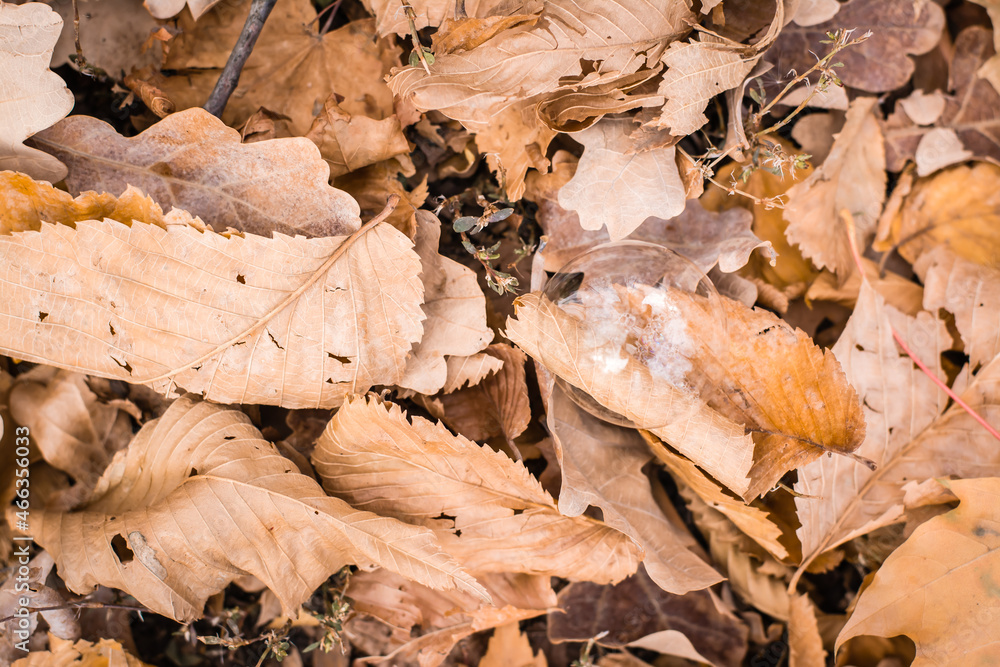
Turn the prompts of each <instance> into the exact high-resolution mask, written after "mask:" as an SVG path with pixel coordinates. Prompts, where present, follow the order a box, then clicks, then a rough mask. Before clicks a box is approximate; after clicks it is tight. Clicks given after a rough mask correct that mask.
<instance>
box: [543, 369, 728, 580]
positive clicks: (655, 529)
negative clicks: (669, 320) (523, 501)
mask: <svg viewBox="0 0 1000 667" xmlns="http://www.w3.org/2000/svg"><path fill="white" fill-rule="evenodd" d="M547 412H548V426H549V431H550V432H551V433H552V437H553V440H554V442H555V449H556V453H557V456H558V458H559V467H560V469H561V471H562V488H561V490H560V492H559V511H560V512H562V513H563V514H565V515H567V516H578V515H580V514H583V512H584V511H585V510H586V509H587V507H588V506H589V505H593V506H594V507H599V508H601V511H602V512H603V515H604V520H605V521H606V522H607V523H608V525H610V526H612V527H614V528H617V529H618V530H620V531H622V532H623V533H625V534H626V535H628V536H629V537H631V538H632V539H633V540H634V541H635V542H636V544H638V545H639V546H640V547H642V549H643V551H644V552H645V554H644V556H643V566H644V567H645V569H646V572H647V574H648V575H649V577H650V578H651V579H652V580H653V581H655V582H656V585H657V586H659V587H660V588H662V589H663V590H665V591H667V592H670V593H675V594H677V595H684V594H685V593H688V592H689V591H692V590H701V589H703V588H707V587H709V586H711V585H713V584H716V583H718V582H719V581H720V580H721V577H720V575H719V573H718V572H716V571H715V570H714V569H712V567H711V566H710V565H709V564H708V563H706V562H705V561H704V560H702V559H701V558H700V557H698V556H697V555H696V554H695V553H694V551H693V550H691V547H694V546H695V543H694V541H693V539H692V537H691V535H690V534H688V533H687V532H686V531H685V530H683V529H682V528H678V527H677V526H675V525H674V524H672V523H671V522H670V521H669V520H668V519H667V518H666V517H665V516H664V515H663V512H661V511H660V508H659V507H658V506H657V504H656V501H655V500H654V498H653V496H652V490H651V488H650V484H649V480H648V479H647V478H646V476H645V475H644V474H643V473H642V468H643V466H645V465H646V464H647V463H648V462H649V459H650V455H649V450H648V449H647V448H646V446H645V444H644V443H643V442H642V438H641V437H640V436H639V435H638V434H637V433H636V432H635V431H634V430H632V429H625V428H621V427H619V426H613V425H611V424H608V423H607V422H603V421H601V420H599V419H597V418H595V417H593V416H591V415H590V414H589V413H587V412H585V411H583V410H582V409H580V407H579V406H577V405H576V404H575V403H573V402H572V401H571V400H570V399H569V398H568V397H567V396H566V394H565V393H564V392H563V391H562V389H560V388H559V387H554V388H553V389H552V394H551V397H550V399H549V404H548V410H547Z"/></svg>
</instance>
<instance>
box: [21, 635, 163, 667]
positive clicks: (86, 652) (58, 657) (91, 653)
mask: <svg viewBox="0 0 1000 667" xmlns="http://www.w3.org/2000/svg"><path fill="white" fill-rule="evenodd" d="M70 665H80V667H106V666H112V665H113V666H114V667H152V666H151V665H149V664H148V663H145V662H143V661H142V660H139V659H138V658H136V657H135V656H134V655H132V654H131V653H129V652H128V651H126V650H125V649H124V647H122V645H121V644H120V643H118V642H117V641H115V640H114V639H100V640H98V641H96V642H89V641H87V640H86V639H78V640H77V641H75V642H74V641H71V640H67V639H60V638H59V637H56V636H55V635H51V634H50V635H49V649H48V650H47V651H32V652H31V653H29V654H28V655H26V656H25V657H23V658H21V659H20V660H15V661H14V663H13V664H12V665H11V667H54V666H55V667H70Z"/></svg>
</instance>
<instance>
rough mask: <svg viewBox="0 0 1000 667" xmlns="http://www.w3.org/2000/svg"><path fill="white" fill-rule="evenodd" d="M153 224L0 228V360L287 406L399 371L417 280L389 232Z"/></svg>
mask: <svg viewBox="0 0 1000 667" xmlns="http://www.w3.org/2000/svg"><path fill="white" fill-rule="evenodd" d="M178 213H183V211H178V210H176V209H175V210H174V211H173V212H172V213H171V215H174V214H178ZM167 218H168V222H169V221H170V220H169V219H171V216H167ZM177 218H180V216H174V218H173V219H177ZM187 219H188V220H189V219H190V217H188V218H187ZM180 221H181V222H183V221H184V220H183V219H181V220H180ZM166 227H167V228H166V229H163V228H161V227H159V226H155V225H152V224H142V223H135V224H132V226H131V227H128V226H126V225H125V224H122V223H120V222H115V221H113V220H107V219H106V220H104V221H97V220H90V221H84V222H77V223H76V229H73V228H71V227H69V226H68V225H62V224H55V225H52V224H47V223H46V224H42V225H41V230H40V231H38V232H21V233H17V234H14V235H12V236H0V257H2V258H3V259H2V260H0V265H2V266H4V267H6V270H5V279H4V282H3V283H2V286H0V341H2V347H0V349H2V350H3V353H4V354H8V355H10V356H13V357H16V358H19V359H26V360H29V361H34V362H36V363H44V364H50V365H53V366H59V367H61V368H67V369H70V370H75V371H79V372H84V373H88V374H92V375H99V376H102V377H108V378H115V379H119V380H124V381H126V382H131V383H136V384H150V385H151V386H153V387H154V388H157V389H158V390H161V391H162V390H167V389H169V388H171V387H173V386H179V387H181V388H184V389H187V390H189V391H194V392H203V393H204V395H205V396H206V398H209V399H211V400H215V401H219V402H226V403H262V404H269V405H282V406H285V407H289V408H305V407H311V408H317V407H333V406H335V405H339V404H340V402H341V401H342V400H343V397H344V395H345V394H347V393H348V392H350V391H365V390H367V389H368V388H369V387H370V386H372V385H374V384H395V383H396V382H398V381H399V380H400V378H401V377H402V375H403V369H404V363H405V358H406V354H407V352H408V351H409V349H410V346H411V345H412V344H413V343H414V342H416V341H417V340H419V339H420V336H421V333H422V326H421V321H422V320H423V319H424V314H423V312H422V311H421V310H420V303H421V301H422V293H423V287H422V286H421V284H420V281H419V278H418V277H417V273H418V272H419V270H420V269H419V260H418V258H417V256H416V254H415V253H414V252H413V251H412V250H411V248H410V241H409V239H407V238H406V237H405V236H403V235H402V234H401V233H399V232H397V231H396V230H395V229H393V228H391V227H389V226H388V225H384V224H383V225H377V226H376V227H374V228H373V229H371V230H370V231H367V232H365V233H363V234H361V235H360V236H358V237H354V238H355V241H354V242H353V243H349V242H348V239H346V238H345V237H329V238H317V239H307V238H304V237H301V236H299V237H294V238H292V237H286V236H282V235H280V234H279V235H277V236H276V237H275V238H270V239H269V238H262V237H259V236H252V235H247V236H246V237H240V236H232V237H229V238H227V237H226V236H223V235H220V234H216V233H214V232H211V231H204V232H203V231H199V230H198V229H196V228H195V227H193V226H191V225H187V224H168V225H166Z"/></svg>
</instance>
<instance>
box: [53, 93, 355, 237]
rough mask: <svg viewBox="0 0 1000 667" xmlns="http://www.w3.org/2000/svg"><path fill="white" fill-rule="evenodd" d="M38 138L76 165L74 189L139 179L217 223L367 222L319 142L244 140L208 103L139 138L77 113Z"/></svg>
mask: <svg viewBox="0 0 1000 667" xmlns="http://www.w3.org/2000/svg"><path fill="white" fill-rule="evenodd" d="M34 142H35V144H36V145H37V146H39V147H40V148H43V149H45V150H46V151H48V152H49V153H51V154H53V155H55V156H57V157H59V158H61V159H62V160H64V161H65V162H66V164H67V165H69V167H70V171H71V174H70V176H69V177H68V179H67V181H66V184H67V185H68V186H69V189H70V191H71V192H73V193H76V194H78V193H80V192H82V191H84V190H97V191H103V192H123V191H124V190H125V188H126V187H127V186H128V185H132V186H135V187H137V188H139V189H140V190H143V191H144V192H147V193H148V194H149V195H151V196H152V197H153V199H154V200H156V201H157V202H159V203H160V204H163V205H167V204H169V205H171V206H173V207H175V208H180V209H184V210H186V211H189V212H190V213H191V214H192V215H196V216H200V217H201V218H202V219H204V220H206V221H208V222H209V223H210V224H211V225H212V226H214V227H215V229H217V230H219V231H225V230H226V229H227V228H229V227H232V228H234V229H239V230H240V231H243V232H247V233H250V234H258V235H261V236H268V235H270V234H271V233H272V232H281V233H282V234H305V235H307V236H336V235H338V234H350V233H351V232H353V231H355V230H357V229H358V227H359V226H360V225H361V218H360V216H359V213H360V210H359V208H358V204H357V202H356V201H354V200H353V199H352V198H351V196H350V195H348V194H347V193H345V192H343V191H341V190H338V189H336V188H333V187H330V185H329V184H328V183H327V181H328V180H329V177H330V169H329V167H328V166H327V165H326V163H325V162H323V160H322V158H321V157H320V154H319V151H318V150H317V149H316V146H315V145H313V143H312V142H310V141H309V140H307V139H302V138H294V139H292V138H289V139H278V140H275V141H267V142H260V143H254V144H242V143H240V134H239V132H237V131H236V130H233V129H232V128H229V127H226V126H225V125H224V124H223V123H222V121H220V120H219V119H218V118H216V117H215V116H213V115H211V114H210V113H208V112H207V111H205V110H203V109H190V110H188V111H182V112H179V113H175V114H171V115H170V116H168V117H166V118H164V119H163V120H161V121H160V122H158V123H156V124H155V125H153V126H152V127H151V128H149V129H148V130H146V131H145V132H142V133H141V134H139V135H138V136H135V137H132V138H125V137H123V136H121V135H119V134H118V133H117V132H115V130H114V128H112V127H111V126H110V125H108V124H107V123H105V122H103V121H100V120H97V119H96V118H91V117H89V116H73V117H71V118H67V119H66V120H64V121H62V122H61V123H59V124H57V125H56V126H54V127H52V128H50V129H48V130H47V131H45V132H43V133H40V134H38V135H36V137H35V138H34Z"/></svg>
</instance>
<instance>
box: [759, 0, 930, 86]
mask: <svg viewBox="0 0 1000 667" xmlns="http://www.w3.org/2000/svg"><path fill="white" fill-rule="evenodd" d="M944 22H945V21H944V11H943V10H942V9H941V7H939V6H938V5H937V4H935V3H933V2H912V1H911V0H848V2H845V3H842V4H841V6H840V10H839V11H838V12H837V13H836V15H835V16H833V18H831V19H830V20H828V21H825V22H823V23H818V24H814V25H810V26H808V27H803V26H801V25H797V26H792V25H789V26H785V29H784V30H782V31H781V35H780V36H779V37H778V40H777V41H776V42H775V44H774V47H772V48H771V50H770V51H768V52H767V55H766V56H765V57H766V58H767V59H768V60H770V61H771V62H774V63H775V69H776V71H778V72H780V73H782V75H784V73H786V72H790V71H795V72H799V73H803V72H805V71H807V70H808V69H809V68H810V67H812V66H813V65H815V64H816V58H822V57H823V56H825V55H826V54H828V53H829V52H830V50H831V49H832V48H833V45H832V44H830V43H826V44H823V43H822V42H823V40H828V41H829V38H828V37H827V36H826V35H827V32H828V31H834V30H840V29H843V28H845V27H846V28H853V29H855V35H859V34H861V33H864V32H866V31H869V30H870V31H871V32H872V36H871V37H870V38H868V40H867V41H865V42H863V43H861V44H858V45H856V46H853V47H851V48H850V49H846V50H844V51H842V52H841V53H838V54H837V60H838V61H841V62H843V63H844V67H843V68H840V69H838V70H837V76H839V77H840V78H841V79H842V80H843V82H844V83H845V84H846V85H848V86H850V87H851V88H859V89H861V90H863V91H865V92H869V93H880V92H883V91H887V90H895V89H896V88H900V87H901V86H904V85H906V83H907V82H908V81H909V80H910V77H911V76H912V75H913V70H914V63H913V58H912V57H911V56H915V55H920V54H923V53H927V52H928V51H930V50H931V49H932V48H934V46H935V45H936V44H937V43H938V40H939V39H940V38H941V30H942V29H943V28H944ZM814 53H815V55H813V54H814Z"/></svg>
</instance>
